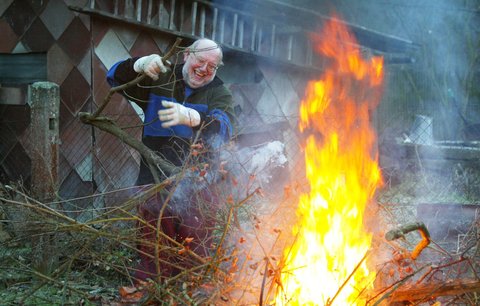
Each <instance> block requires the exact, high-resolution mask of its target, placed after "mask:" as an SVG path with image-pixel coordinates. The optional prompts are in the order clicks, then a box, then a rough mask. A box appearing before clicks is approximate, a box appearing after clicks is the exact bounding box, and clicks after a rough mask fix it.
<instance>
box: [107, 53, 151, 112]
mask: <svg viewBox="0 0 480 306" xmlns="http://www.w3.org/2000/svg"><path fill="white" fill-rule="evenodd" d="M137 59H138V57H136V58H129V59H127V60H124V61H120V62H117V63H116V64H114V65H113V66H112V67H111V68H110V69H109V70H108V72H107V82H108V83H109V84H110V86H112V87H116V86H120V85H122V84H125V83H128V82H129V81H131V80H133V79H135V78H136V77H137V76H138V75H139V74H138V73H137V72H135V70H133V64H134V63H135V61H136V60H137ZM151 84H152V79H151V78H144V79H143V80H142V82H140V85H143V86H141V87H140V86H130V87H129V88H127V89H125V90H124V91H123V92H121V94H122V95H123V96H124V97H125V98H127V99H128V100H132V101H134V102H136V103H137V104H138V105H139V106H140V107H141V108H142V109H144V110H145V107H146V103H147V102H148V96H149V93H150V90H149V89H148V88H143V87H145V86H146V87H148V86H149V85H151Z"/></svg>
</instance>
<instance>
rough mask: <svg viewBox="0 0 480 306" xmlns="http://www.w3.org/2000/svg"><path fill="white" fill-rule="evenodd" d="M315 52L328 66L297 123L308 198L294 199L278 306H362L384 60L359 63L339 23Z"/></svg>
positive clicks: (377, 180)
mask: <svg viewBox="0 0 480 306" xmlns="http://www.w3.org/2000/svg"><path fill="white" fill-rule="evenodd" d="M316 51H317V52H320V53H321V54H323V55H324V56H325V58H326V59H327V60H328V65H327V67H326V68H325V71H324V74H323V76H322V78H321V79H320V80H318V81H312V82H310V83H309V84H308V86H307V91H306V94H305V98H304V99H303V100H302V102H301V106H300V123H299V128H300V130H301V131H302V132H303V133H304V134H307V138H306V144H305V165H306V176H307V178H308V180H309V183H310V191H309V193H308V194H302V195H301V196H300V199H299V206H298V209H297V215H298V217H299V219H298V222H297V224H296V226H295V227H294V230H293V231H294V235H295V237H296V240H295V243H294V244H293V246H292V247H291V248H289V249H287V250H285V252H284V258H283V261H282V262H283V263H284V267H283V268H282V274H281V280H280V282H279V283H280V285H279V290H278V291H277V294H276V296H275V303H276V305H286V304H288V305H332V304H334V305H355V304H364V303H365V301H362V300H361V299H360V298H359V296H360V292H361V291H362V290H364V289H365V288H368V287H369V286H371V284H372V282H373V279H374V278H375V273H374V272H371V271H369V269H368V267H367V264H366V262H365V258H366V254H367V251H368V250H369V248H370V245H371V238H372V236H371V234H370V233H368V232H367V231H366V230H365V229H364V224H363V223H364V222H363V221H364V210H365V207H366V205H367V204H368V203H369V202H371V200H372V198H373V195H374V193H375V190H376V188H377V186H379V185H380V184H381V181H382V179H381V173H380V169H379V167H378V163H377V154H376V152H375V149H374V145H375V141H376V135H375V131H374V130H373V128H372V126H371V123H370V111H371V110H372V108H374V107H376V106H377V105H378V103H379V101H380V97H381V92H382V90H381V89H382V86H381V85H382V82H383V59H382V58H379V57H373V58H371V59H369V60H365V59H363V58H362V57H361V54H360V50H359V49H358V45H357V43H356V41H355V38H354V37H353V35H351V34H350V32H349V31H348V29H347V27H346V26H345V25H344V24H343V23H341V22H338V19H337V21H335V20H332V21H330V22H329V23H327V24H326V25H325V27H324V30H323V32H322V35H321V36H320V40H318V41H317V44H316Z"/></svg>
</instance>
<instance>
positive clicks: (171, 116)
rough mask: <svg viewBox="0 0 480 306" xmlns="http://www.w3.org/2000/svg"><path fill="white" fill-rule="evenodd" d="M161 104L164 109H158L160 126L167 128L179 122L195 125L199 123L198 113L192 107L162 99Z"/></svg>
mask: <svg viewBox="0 0 480 306" xmlns="http://www.w3.org/2000/svg"><path fill="white" fill-rule="evenodd" d="M162 105H163V107H165V109H161V110H159V111H158V118H159V119H160V121H162V127H164V128H169V127H171V126H174V125H179V124H183V125H187V126H189V127H195V126H198V125H199V124H200V114H199V113H198V112H197V111H196V110H194V109H193V108H189V107H185V106H183V105H181V104H179V103H174V102H169V101H165V100H163V101H162Z"/></svg>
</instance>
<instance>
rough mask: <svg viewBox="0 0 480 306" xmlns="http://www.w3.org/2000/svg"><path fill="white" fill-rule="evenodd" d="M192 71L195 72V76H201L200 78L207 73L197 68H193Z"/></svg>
mask: <svg viewBox="0 0 480 306" xmlns="http://www.w3.org/2000/svg"><path fill="white" fill-rule="evenodd" d="M194 72H195V75H196V76H198V77H202V78H203V77H204V76H206V75H207V74H206V73H204V72H201V71H200V70H198V69H195V70H194Z"/></svg>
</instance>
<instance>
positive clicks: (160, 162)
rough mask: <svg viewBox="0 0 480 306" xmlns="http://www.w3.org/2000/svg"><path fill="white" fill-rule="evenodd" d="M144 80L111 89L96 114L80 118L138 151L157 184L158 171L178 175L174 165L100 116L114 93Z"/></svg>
mask: <svg viewBox="0 0 480 306" xmlns="http://www.w3.org/2000/svg"><path fill="white" fill-rule="evenodd" d="M181 41H182V39H180V38H177V40H176V41H175V43H174V44H173V46H172V48H171V49H170V50H169V51H168V52H167V53H166V54H165V55H164V56H163V57H162V61H164V63H165V64H166V65H167V60H168V58H170V57H171V56H172V55H173V54H174V53H175V50H176V49H177V47H178V45H179V44H180V42H181ZM144 78H145V75H144V74H142V75H140V76H138V77H137V78H136V79H134V80H132V81H130V82H128V83H126V84H123V85H120V86H117V87H113V88H112V89H110V91H109V92H108V94H107V96H106V97H105V98H104V100H103V103H102V105H100V107H99V108H98V109H97V110H96V111H95V113H93V114H90V113H85V112H80V113H79V118H80V120H81V121H82V122H83V123H85V124H90V125H93V126H95V127H97V128H99V129H101V130H103V131H105V132H108V133H110V134H112V135H114V136H116V137H117V138H118V139H120V140H121V141H123V142H124V143H126V144H128V145H129V146H131V147H132V148H134V149H136V150H137V151H138V152H139V153H140V154H141V155H142V156H143V157H144V158H145V160H146V161H147V163H148V166H149V168H150V170H151V172H152V175H153V178H154V180H155V182H156V183H160V181H161V180H160V176H159V173H158V171H159V172H161V173H162V174H163V175H164V176H165V177H169V176H170V175H172V174H175V173H177V172H178V171H179V170H178V169H177V168H176V167H175V166H174V165H173V164H171V163H170V162H168V161H167V160H165V159H163V158H161V157H160V156H158V155H157V154H155V152H154V151H152V150H150V148H148V147H147V146H145V145H144V144H143V143H142V142H141V141H139V140H137V139H136V138H135V137H133V136H130V135H129V134H127V133H126V132H125V131H124V130H122V128H120V127H119V126H118V125H116V123H115V122H114V121H113V120H112V119H110V118H108V117H100V116H99V115H100V113H101V112H102V111H103V110H104V109H105V107H106V106H107V105H108V103H109V102H110V100H111V98H112V96H113V94H114V93H116V92H119V91H122V90H124V89H126V88H128V87H130V86H133V85H136V84H137V83H139V82H140V81H141V80H143V79H144Z"/></svg>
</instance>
